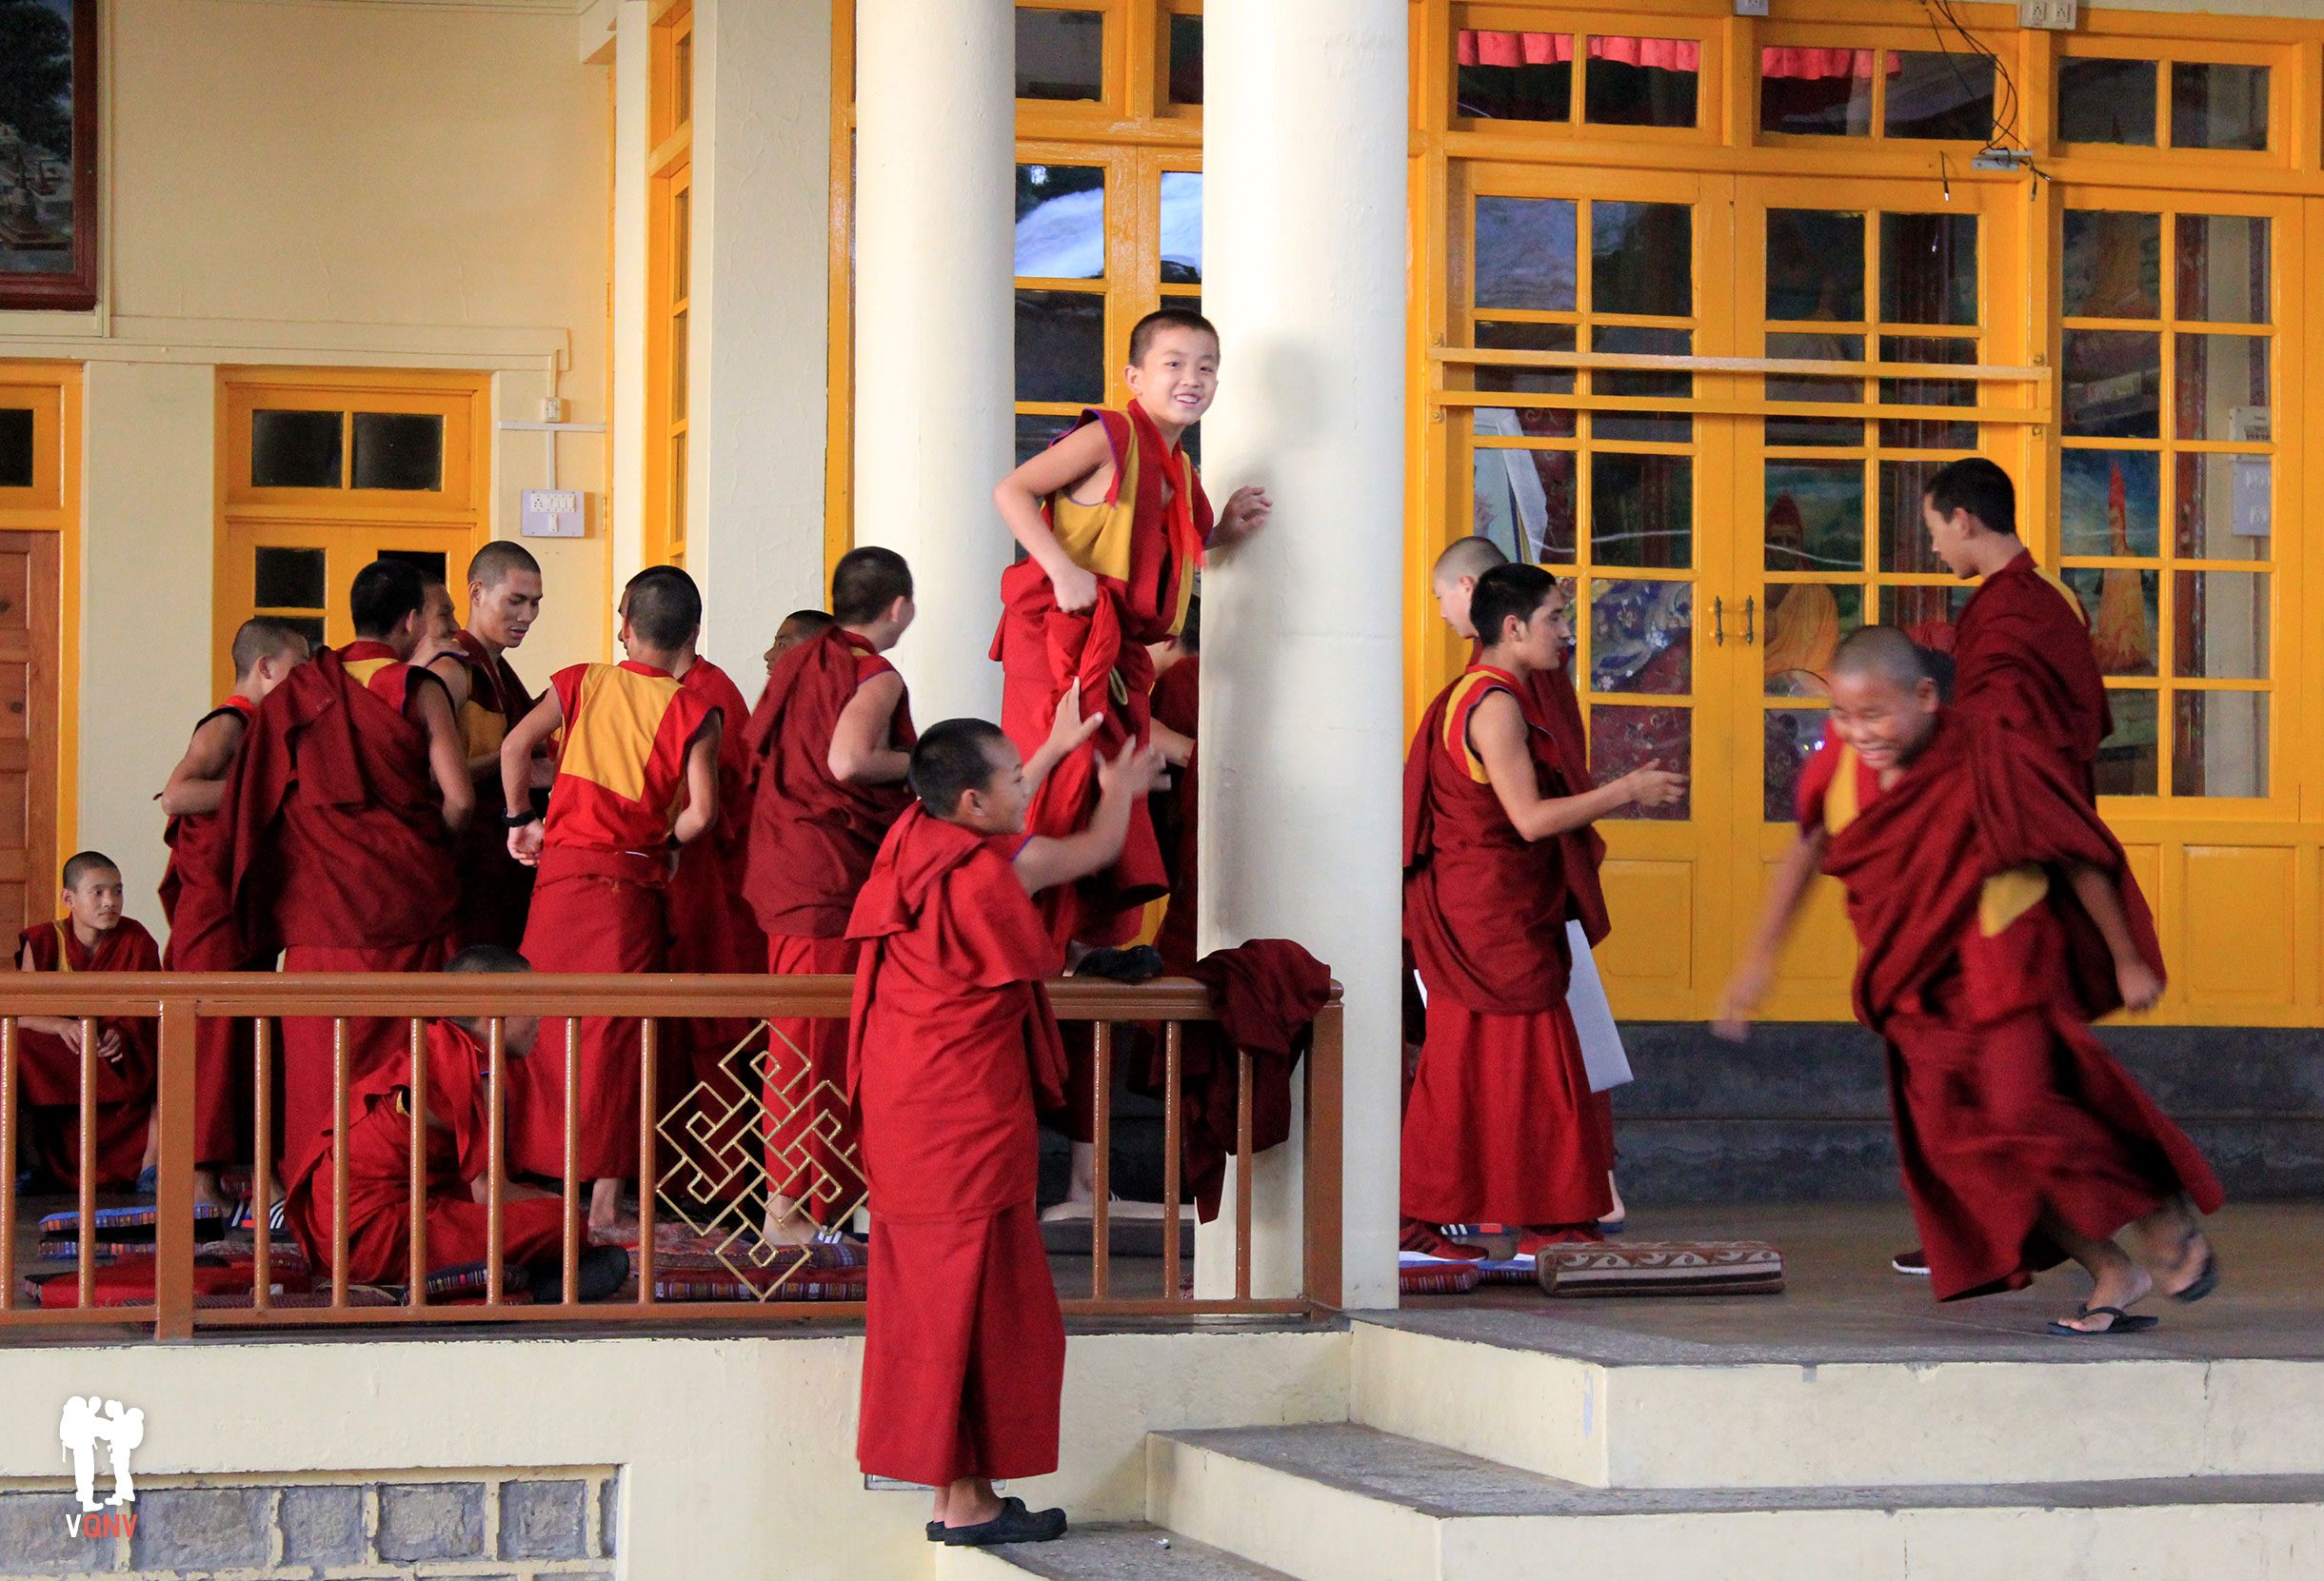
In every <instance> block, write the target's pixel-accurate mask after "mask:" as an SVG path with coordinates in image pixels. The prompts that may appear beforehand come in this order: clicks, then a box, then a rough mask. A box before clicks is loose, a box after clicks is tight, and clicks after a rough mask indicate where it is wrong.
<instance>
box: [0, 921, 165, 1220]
mask: <svg viewBox="0 0 2324 1581" xmlns="http://www.w3.org/2000/svg"><path fill="white" fill-rule="evenodd" d="M16 953H17V956H18V958H19V959H25V958H29V959H30V962H31V965H32V970H33V971H35V972H158V971H160V970H161V964H162V958H161V949H160V947H159V946H158V945H156V944H155V943H154V942H153V936H152V935H151V934H149V933H148V932H146V930H145V924H143V923H142V922H139V921H137V920H136V919H134V918H129V917H124V918H123V919H121V920H120V921H119V922H118V923H116V924H114V926H113V927H112V928H111V929H109V930H108V931H107V932H105V933H102V934H99V935H98V936H97V941H96V942H95V943H94V944H90V945H84V944H83V943H82V942H81V939H80V935H79V934H77V933H75V932H74V931H73V927H72V922H71V920H70V919H67V918H59V919H57V920H56V921H54V922H44V923H42V924H40V925H39V926H38V927H32V928H27V929H25V930H24V932H22V933H20V934H18V935H17V936H16ZM96 1030H97V1033H98V1035H99V1036H103V1035H104V1034H105V1033H106V1032H108V1031H112V1032H118V1033H119V1034H120V1035H121V1042H122V1055H121V1058H120V1060H119V1061H118V1062H116V1061H113V1060H109V1059H106V1058H104V1057H99V1058H98V1059H97V1062H96V1100H97V1157H96V1163H97V1184H98V1185H100V1186H128V1185H131V1184H134V1183H135V1181H136V1179H137V1172H138V1169H139V1166H140V1165H142V1164H143V1163H144V1162H145V1152H146V1123H147V1121H148V1120H149V1118H150V1117H151V1116H152V1113H153V1082H154V1075H155V1071H156V1069H157V1066H156V1063H155V1045H154V1023H153V1020H152V1018H150V1017H113V1018H107V1019H103V1020H99V1021H98V1022H97V1023H96ZM16 1079H17V1081H18V1083H19V1086H18V1089H17V1090H18V1092H19V1093H20V1094H21V1095H22V1097H21V1098H20V1100H19V1101H21V1102H22V1103H23V1105H24V1112H25V1120H26V1125H25V1129H26V1131H27V1132H28V1134H29V1140H30V1143H31V1156H35V1157H37V1158H38V1159H39V1160H40V1163H41V1166H42V1168H44V1169H45V1170H47V1172H48V1173H49V1174H50V1175H52V1176H55V1177H56V1178H57V1179H59V1180H62V1181H64V1182H66V1183H67V1184H68V1185H71V1184H77V1183H78V1181H79V1179H80V1167H81V1165H80V1160H81V1057H80V1056H79V1055H77V1054H75V1053H73V1052H72V1050H71V1049H70V1048H69V1047H68V1046H67V1045H66V1043H65V1040H64V1039H63V1038H58V1037H55V1036H53V1035H51V1034H50V1033H45V1032H24V1031H21V1030H20V1031H19V1033H18V1035H17V1039H16ZM10 1167H11V1168H12V1167H14V1166H13V1165H12V1164H11V1165H10Z"/></svg>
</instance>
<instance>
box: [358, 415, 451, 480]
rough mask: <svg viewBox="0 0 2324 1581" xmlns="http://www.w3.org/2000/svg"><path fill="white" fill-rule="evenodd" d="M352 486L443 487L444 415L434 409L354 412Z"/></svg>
mask: <svg viewBox="0 0 2324 1581" xmlns="http://www.w3.org/2000/svg"><path fill="white" fill-rule="evenodd" d="M355 486H356V487H357V488H404V489H440V488H442V487H443V486H444V419H443V418H442V417H440V416H438V415H436V414H435V413H433V412H357V413H356V414H355Z"/></svg>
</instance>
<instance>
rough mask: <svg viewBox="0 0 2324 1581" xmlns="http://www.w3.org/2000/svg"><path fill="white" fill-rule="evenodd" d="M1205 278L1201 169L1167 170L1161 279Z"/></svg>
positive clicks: (1182, 282)
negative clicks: (1203, 267) (1203, 265)
mask: <svg viewBox="0 0 2324 1581" xmlns="http://www.w3.org/2000/svg"><path fill="white" fill-rule="evenodd" d="M1162 284H1163V285H1165V286H1198V285H1200V284H1202V171H1200V170H1164V171H1163V172H1162Z"/></svg>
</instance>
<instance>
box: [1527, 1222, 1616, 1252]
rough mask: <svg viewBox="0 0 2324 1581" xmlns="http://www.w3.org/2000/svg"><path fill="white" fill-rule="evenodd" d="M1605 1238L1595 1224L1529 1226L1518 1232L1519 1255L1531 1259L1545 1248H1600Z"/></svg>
mask: <svg viewBox="0 0 2324 1581" xmlns="http://www.w3.org/2000/svg"><path fill="white" fill-rule="evenodd" d="M1605 1238H1606V1237H1605V1236H1604V1235H1599V1232H1598V1226H1597V1225H1595V1224H1528V1225H1527V1226H1525V1228H1524V1229H1522V1230H1520V1231H1519V1232H1518V1236H1517V1255H1519V1256H1520V1257H1530V1256H1532V1255H1534V1254H1535V1253H1537V1252H1539V1251H1540V1250H1541V1248H1543V1247H1544V1246H1599V1245H1603V1244H1604V1243H1605Z"/></svg>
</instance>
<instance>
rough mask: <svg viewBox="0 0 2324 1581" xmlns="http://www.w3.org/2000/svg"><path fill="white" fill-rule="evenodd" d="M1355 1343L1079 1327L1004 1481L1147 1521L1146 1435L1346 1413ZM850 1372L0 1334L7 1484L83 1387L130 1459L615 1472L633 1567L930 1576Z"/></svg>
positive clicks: (820, 1346) (645, 1347) (802, 1360)
mask: <svg viewBox="0 0 2324 1581" xmlns="http://www.w3.org/2000/svg"><path fill="white" fill-rule="evenodd" d="M1348 1345H1349V1340H1348V1335H1347V1334H1345V1333H1344V1332H1303V1333H1290V1334H1085V1335H1080V1336H1077V1337H1075V1338H1074V1339H1073V1340H1072V1341H1071V1342H1070V1345H1069V1347H1068V1350H1067V1353H1066V1362H1065V1397H1064V1419H1063V1432H1062V1439H1061V1443H1060V1453H1059V1462H1058V1463H1059V1470H1058V1472H1057V1473H1056V1474H1054V1475H1051V1476H1045V1477H1037V1478H1032V1479H1029V1480H1025V1481H1021V1482H1019V1483H1017V1484H1016V1485H1015V1486H1014V1488H1013V1489H1012V1491H1013V1492H1019V1493H1022V1494H1023V1496H1024V1497H1025V1498H1026V1499H1027V1500H1028V1501H1030V1502H1032V1503H1033V1504H1034V1505H1035V1507H1036V1508H1039V1507H1040V1506H1041V1505H1042V1504H1044V1503H1062V1504H1063V1505H1064V1506H1065V1508H1066V1509H1067V1510H1068V1511H1069V1512H1071V1513H1072V1515H1073V1517H1074V1518H1075V1519H1077V1520H1081V1521H1102V1520H1117V1521H1119V1520H1139V1519H1142V1518H1143V1517H1144V1514H1145V1451H1144V1439H1145V1434H1146V1433H1147V1432H1148V1431H1150V1430H1153V1429H1159V1428H1198V1427H1229V1426H1261V1425H1277V1424H1284V1423H1293V1422H1337V1421H1344V1420H1345V1419H1346V1417H1347V1377H1348ZM862 1367H863V1341H862V1339H861V1338H860V1337H828V1338H776V1339H770V1338H734V1339H698V1338H655V1339H647V1338H640V1339H576V1340H558V1339H507V1338H484V1339H475V1340H468V1341H463V1342H457V1343H445V1342H442V1341H438V1340H401V1339H396V1338H393V1337H388V1336H384V1335H383V1336H379V1337H373V1338H368V1339H361V1340H355V1341H351V1342H348V1341H338V1340H331V1339H328V1338H323V1337H317V1338H316V1339H315V1340H313V1341H312V1342H310V1343H303V1344H283V1343H279V1342H272V1343H270V1342H267V1341H263V1340H252V1341H248V1342H243V1343H214V1342H213V1343H209V1344H205V1345H201V1346H198V1347H188V1346H159V1345H129V1346H112V1347H106V1346H81V1347H74V1348H71V1349H70V1350H57V1349H36V1348H30V1347H25V1348H10V1349H0V1400H7V1401H8V1402H10V1408H9V1409H8V1410H6V1411H0V1487H10V1486H22V1485H23V1484H24V1481H25V1480H27V1479H35V1478H37V1479H41V1481H43V1482H44V1483H46V1484H49V1485H52V1486H70V1483H69V1481H68V1480H67V1479H65V1478H62V1477H60V1475H59V1472H60V1471H61V1469H62V1468H61V1467H60V1465H59V1462H58V1459H57V1447H56V1421H57V1415H58V1413H59V1412H60V1411H61V1410H62V1408H63V1404H64V1399H65V1396H66V1394H67V1393H71V1392H74V1391H76V1390H77V1391H80V1392H83V1393H87V1392H89V1391H92V1390H93V1391H96V1392H98V1393H102V1394H103V1395H104V1396H105V1397H107V1398H109V1399H118V1400H120V1401H122V1402H123V1403H124V1404H125V1405H132V1406H136V1407H138V1408H139V1409H141V1410H143V1411H144V1412H145V1413H146V1437H145V1442H144V1443H143V1444H142V1445H141V1446H140V1447H139V1449H138V1451H137V1462H136V1465H137V1471H138V1472H139V1474H140V1475H155V1476H168V1475H176V1474H182V1473H201V1472H212V1473H228V1472H339V1471H348V1472H393V1471H397V1470H412V1469H443V1470H456V1469H467V1468H483V1467H520V1466H571V1465H614V1466H619V1467H620V1468H621V1469H622V1483H623V1493H622V1501H623V1511H622V1528H621V1533H620V1555H621V1566H622V1571H623V1573H624V1574H626V1575H630V1576H647V1577H665V1576H667V1577H676V1576H757V1575H767V1574H776V1573H780V1574H781V1575H782V1576H784V1577H785V1581H860V1578H862V1577H865V1576H889V1575H924V1574H925V1573H927V1571H926V1566H927V1544H926V1539H925V1538H924V1536H923V1535H922V1532H921V1523H922V1522H924V1521H925V1520H926V1519H927V1514H928V1507H927V1501H926V1498H925V1496H924V1495H921V1494H917V1493H905V1492H880V1493H872V1492H865V1491H864V1482H863V1476H862V1473H861V1472H860V1471H859V1470H858V1469H857V1467H856V1463H855V1427H856V1391H857V1388H858V1379H859V1377H860V1375H861V1372H862ZM770 1554H780V1555H782V1560H781V1562H780V1564H779V1565H778V1566H776V1567H775V1568H774V1569H770V1568H769V1563H770V1561H769V1558H768V1556H769V1555H770Z"/></svg>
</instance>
